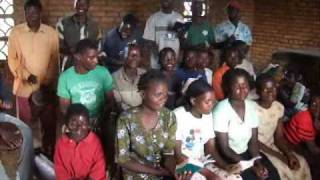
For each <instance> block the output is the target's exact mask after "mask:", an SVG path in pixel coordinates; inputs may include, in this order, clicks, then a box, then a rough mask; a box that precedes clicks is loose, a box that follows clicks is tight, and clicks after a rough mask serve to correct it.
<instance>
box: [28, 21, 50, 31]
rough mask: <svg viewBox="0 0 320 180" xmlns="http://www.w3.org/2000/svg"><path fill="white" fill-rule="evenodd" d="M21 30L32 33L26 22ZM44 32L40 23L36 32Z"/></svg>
mask: <svg viewBox="0 0 320 180" xmlns="http://www.w3.org/2000/svg"><path fill="white" fill-rule="evenodd" d="M23 29H24V30H25V31H27V32H33V31H31V29H30V27H29V26H28V24H27V22H25V23H24V27H23ZM45 31H46V30H45V27H44V25H43V24H42V23H40V27H39V29H38V31H37V32H40V33H45ZM37 32H36V33H37Z"/></svg>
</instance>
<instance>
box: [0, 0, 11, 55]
mask: <svg viewBox="0 0 320 180" xmlns="http://www.w3.org/2000/svg"><path fill="white" fill-rule="evenodd" d="M13 12H14V10H13V0H1V1H0V60H6V59H7V57H8V44H7V42H8V35H9V33H10V31H11V29H12V27H13V26H14V20H13Z"/></svg>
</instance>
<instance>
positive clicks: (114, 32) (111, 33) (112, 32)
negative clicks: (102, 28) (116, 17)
mask: <svg viewBox="0 0 320 180" xmlns="http://www.w3.org/2000/svg"><path fill="white" fill-rule="evenodd" d="M117 30H118V27H114V28H112V29H110V30H108V31H107V32H106V39H109V38H114V36H115V35H117Z"/></svg>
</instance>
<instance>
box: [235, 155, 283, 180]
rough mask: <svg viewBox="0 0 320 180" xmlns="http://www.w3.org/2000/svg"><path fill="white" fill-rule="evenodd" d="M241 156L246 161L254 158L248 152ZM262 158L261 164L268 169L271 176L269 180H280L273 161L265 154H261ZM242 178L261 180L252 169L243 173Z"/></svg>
mask: <svg viewBox="0 0 320 180" xmlns="http://www.w3.org/2000/svg"><path fill="white" fill-rule="evenodd" d="M240 156H241V157H242V158H243V159H244V160H250V159H251V158H252V156H251V154H250V153H249V152H248V151H246V152H245V153H242V154H240ZM260 156H261V159H260V161H261V163H262V164H263V165H264V166H265V167H266V168H267V169H268V173H269V176H268V178H267V180H280V176H279V174H278V171H277V169H276V168H275V167H274V166H273V164H272V163H271V161H270V160H269V159H268V158H267V157H266V156H265V155H264V154H263V153H260ZM240 176H241V177H242V179H243V180H257V179H259V178H258V177H257V175H256V174H255V172H254V171H253V169H252V168H249V169H246V170H245V171H243V172H242V173H241V174H240Z"/></svg>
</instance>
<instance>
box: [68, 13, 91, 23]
mask: <svg viewBox="0 0 320 180" xmlns="http://www.w3.org/2000/svg"><path fill="white" fill-rule="evenodd" d="M71 20H72V22H73V23H74V24H76V25H77V26H79V23H78V21H77V18H76V13H74V14H73V15H72V16H71ZM88 21H89V18H88V15H87V16H86V21H85V23H84V25H85V26H87V25H88Z"/></svg>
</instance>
